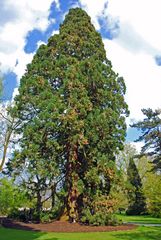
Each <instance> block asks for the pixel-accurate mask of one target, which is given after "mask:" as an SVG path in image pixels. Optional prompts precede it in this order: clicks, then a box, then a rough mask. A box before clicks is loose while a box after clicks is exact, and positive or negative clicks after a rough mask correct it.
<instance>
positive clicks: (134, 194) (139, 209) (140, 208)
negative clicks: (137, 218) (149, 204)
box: [126, 158, 146, 215]
mask: <svg viewBox="0 0 161 240" xmlns="http://www.w3.org/2000/svg"><path fill="white" fill-rule="evenodd" d="M127 177H128V181H129V183H130V184H131V185H132V186H133V187H134V189H133V190H132V191H129V193H128V197H129V207H128V210H127V212H126V213H127V214H128V215H140V214H145V213H146V201H145V196H144V194H143V189H142V182H141V178H140V176H139V172H138V169H137V167H136V165H135V162H134V160H133V158H131V159H130V161H129V166H128V169H127Z"/></svg>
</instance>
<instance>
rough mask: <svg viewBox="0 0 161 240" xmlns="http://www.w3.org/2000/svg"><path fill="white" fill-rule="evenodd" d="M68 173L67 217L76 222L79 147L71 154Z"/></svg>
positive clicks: (75, 147)
mask: <svg viewBox="0 0 161 240" xmlns="http://www.w3.org/2000/svg"><path fill="white" fill-rule="evenodd" d="M67 167H68V172H67V187H68V195H67V202H66V204H67V215H68V218H69V221H71V222H75V221H77V220H78V205H77V200H78V195H79V193H78V189H77V185H78V173H77V167H78V153H77V146H74V148H73V150H71V151H70V153H69V159H68V166H67Z"/></svg>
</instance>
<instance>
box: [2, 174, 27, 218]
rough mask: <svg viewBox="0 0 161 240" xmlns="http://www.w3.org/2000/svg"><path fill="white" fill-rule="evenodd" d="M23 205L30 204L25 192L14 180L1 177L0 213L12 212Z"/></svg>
mask: <svg viewBox="0 0 161 240" xmlns="http://www.w3.org/2000/svg"><path fill="white" fill-rule="evenodd" d="M22 206H23V207H26V206H29V204H28V200H27V197H26V195H25V192H23V191H22V189H20V188H18V187H17V186H16V185H14V184H13V181H12V180H8V179H7V178H2V179H0V214H2V215H7V214H10V213H11V212H12V211H13V210H15V209H18V208H19V207H22Z"/></svg>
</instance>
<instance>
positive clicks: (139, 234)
mask: <svg viewBox="0 0 161 240" xmlns="http://www.w3.org/2000/svg"><path fill="white" fill-rule="evenodd" d="M113 236H114V237H115V238H116V239H119V240H121V239H123V240H135V239H136V240H159V239H161V227H146V228H145V227H140V228H138V230H136V231H135V232H126V233H125V232H124V233H121V232H117V233H116V234H114V235H113Z"/></svg>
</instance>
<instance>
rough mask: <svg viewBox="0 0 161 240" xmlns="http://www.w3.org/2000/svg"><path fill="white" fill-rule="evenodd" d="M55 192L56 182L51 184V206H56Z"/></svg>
mask: <svg viewBox="0 0 161 240" xmlns="http://www.w3.org/2000/svg"><path fill="white" fill-rule="evenodd" d="M55 192H56V186H55V184H54V185H52V186H51V206H52V208H54V206H55Z"/></svg>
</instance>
